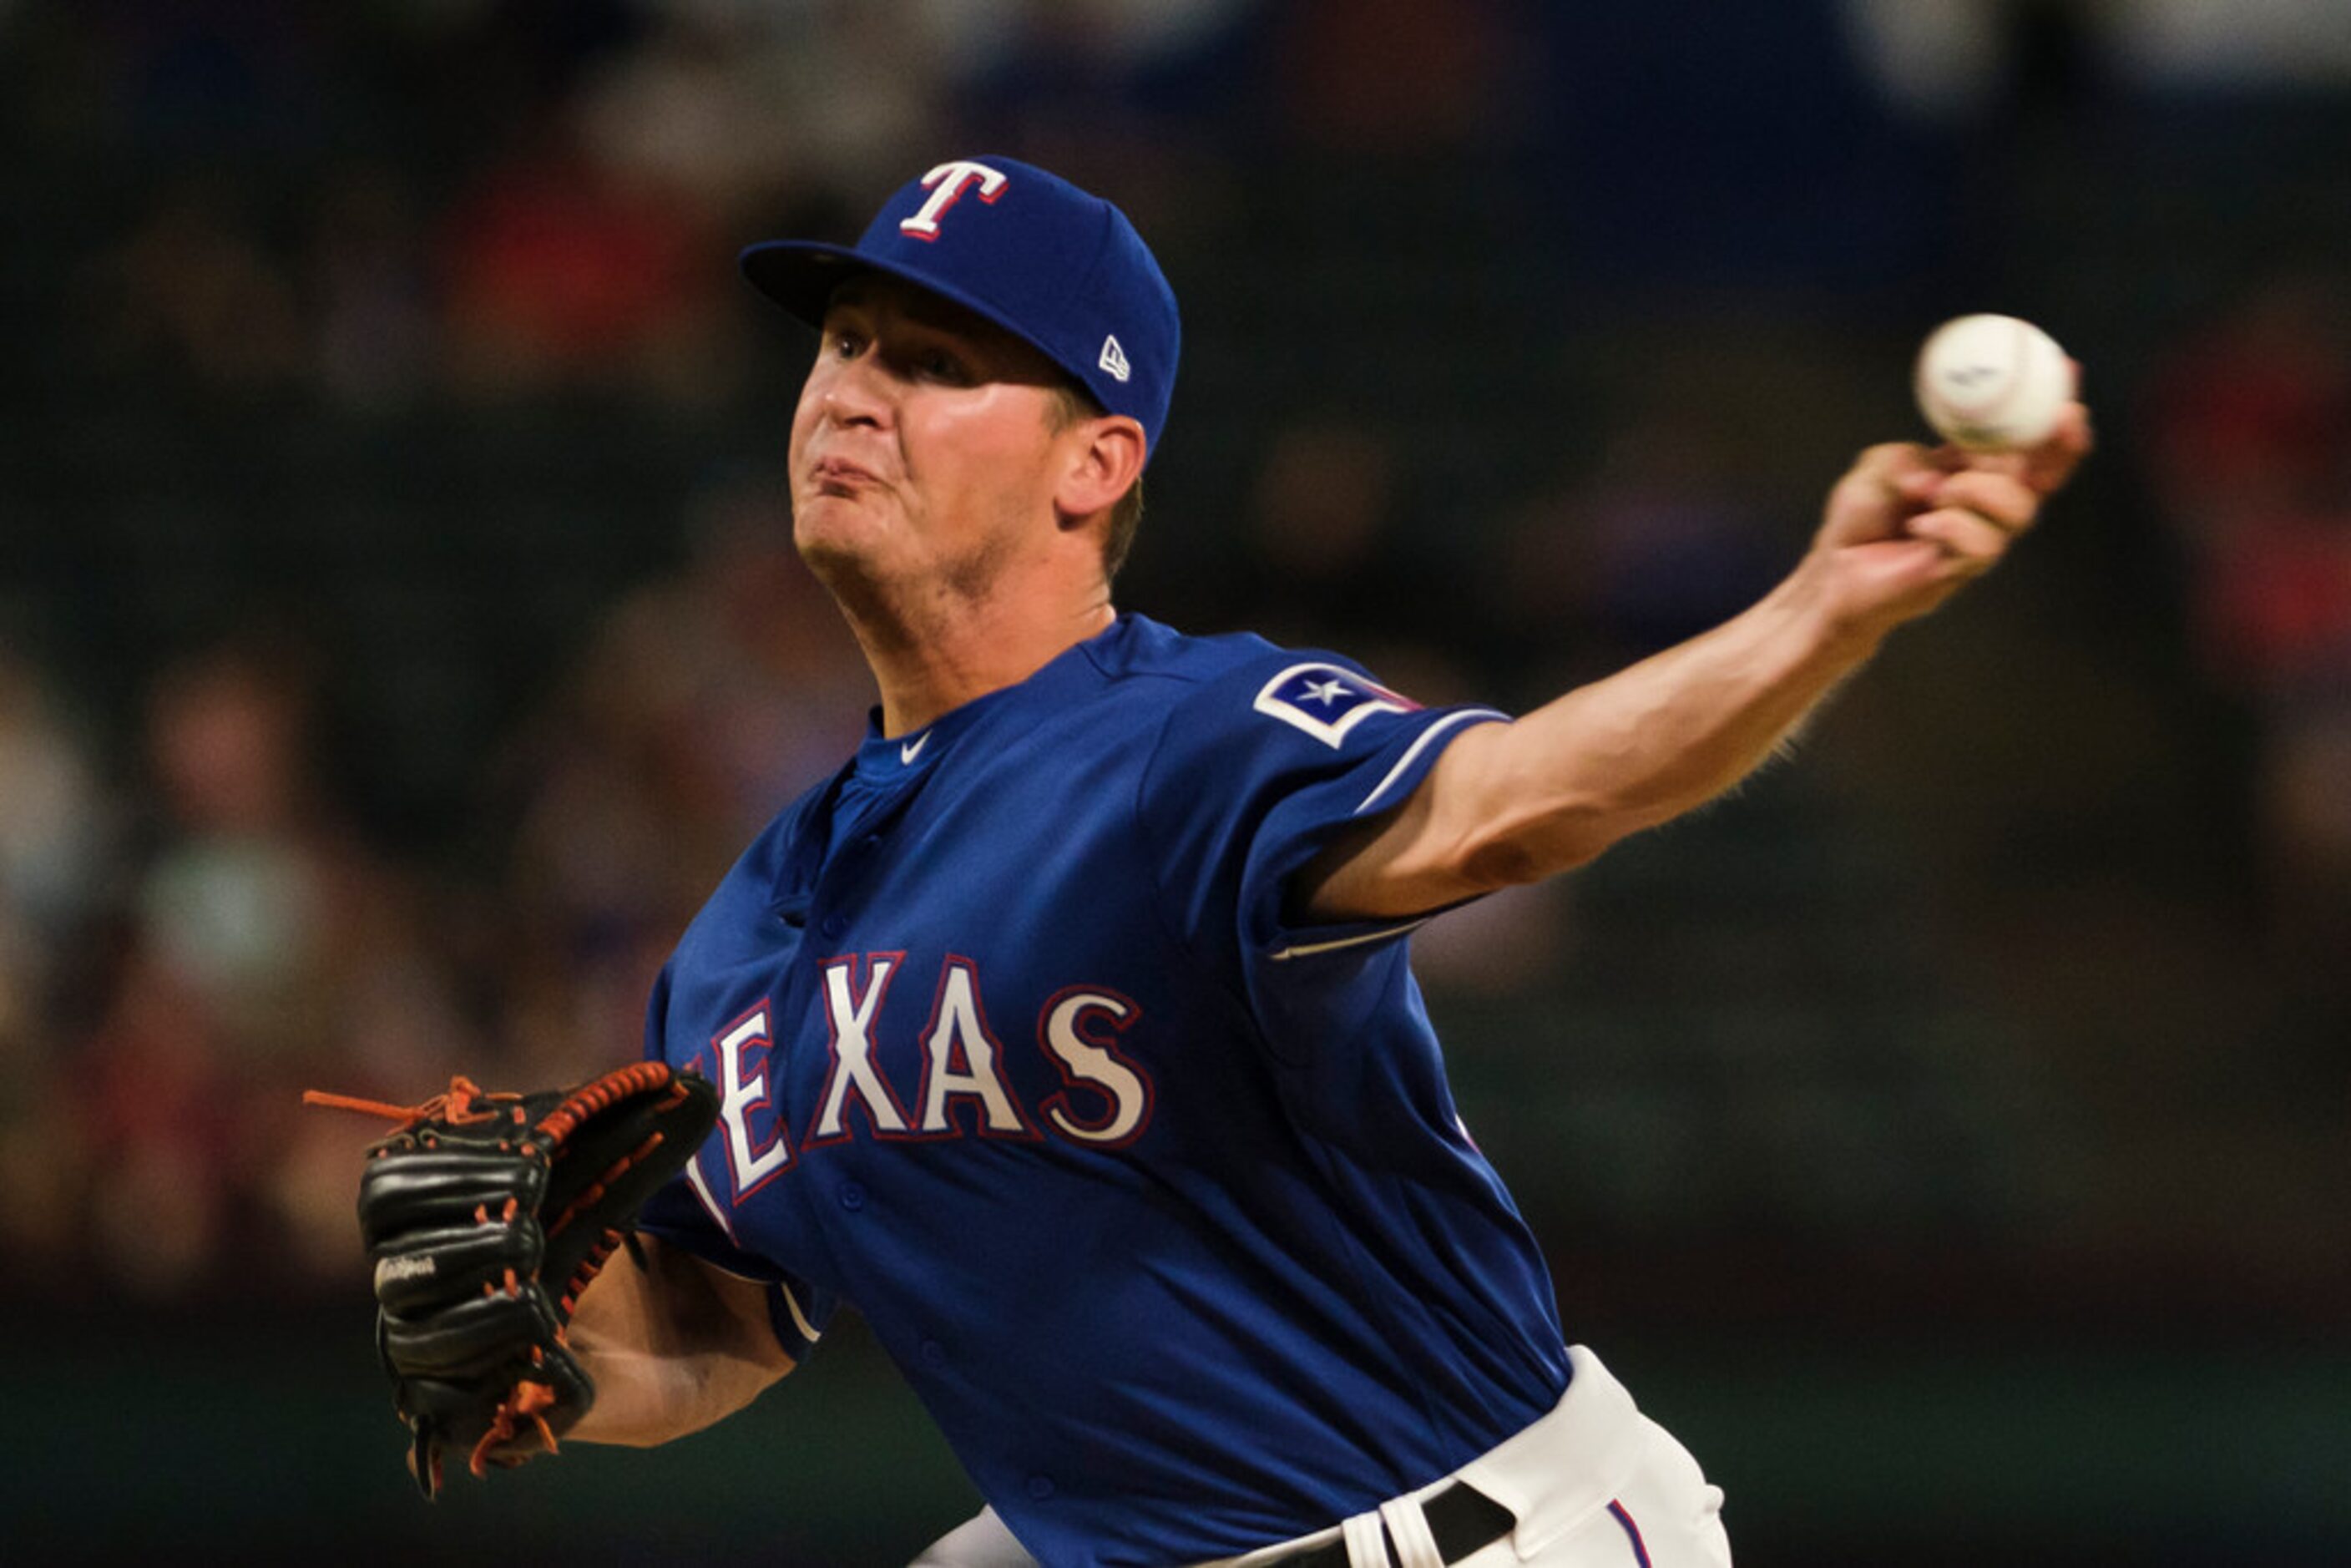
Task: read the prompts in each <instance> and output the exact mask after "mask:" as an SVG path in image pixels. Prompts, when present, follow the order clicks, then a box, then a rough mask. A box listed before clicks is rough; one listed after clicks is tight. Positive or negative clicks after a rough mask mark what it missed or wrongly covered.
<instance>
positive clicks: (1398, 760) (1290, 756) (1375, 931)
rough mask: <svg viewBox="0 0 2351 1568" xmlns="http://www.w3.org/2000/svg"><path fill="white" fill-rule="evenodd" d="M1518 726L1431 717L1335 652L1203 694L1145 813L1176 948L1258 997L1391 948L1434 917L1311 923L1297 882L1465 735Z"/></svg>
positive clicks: (1296, 658)
mask: <svg viewBox="0 0 2351 1568" xmlns="http://www.w3.org/2000/svg"><path fill="white" fill-rule="evenodd" d="M1508 719H1509V716H1508V715H1507V714H1504V713H1501V712H1499V710H1497V709H1494V708H1489V707H1474V706H1454V707H1436V708H1425V707H1422V706H1419V705H1418V704H1416V703H1415V702H1413V701H1412V700H1411V699H1409V698H1407V697H1405V696H1403V695H1399V694H1397V693H1395V692H1394V691H1391V690H1389V689H1388V688H1387V687H1385V686H1384V685H1380V684H1379V683H1378V682H1377V681H1375V680H1374V679H1373V678H1372V677H1371V676H1370V674H1367V673H1366V672H1365V671H1364V670H1363V669H1362V668H1361V667H1360V666H1358V665H1356V664H1353V663H1350V662H1348V661H1346V660H1343V659H1339V658H1336V657H1332V656H1330V655H1326V654H1308V653H1280V654H1279V656H1276V657H1269V658H1266V659H1263V660H1259V661H1253V662H1251V663H1250V664H1248V665H1247V666H1245V667H1244V668H1242V669H1239V670H1237V671H1233V672H1230V673H1228V674H1225V675H1222V676H1220V677H1218V678H1217V679H1215V680H1212V681H1209V682H1206V683H1204V684H1203V685H1201V686H1200V687H1198V688H1197V689H1196V690H1195V691H1193V692H1192V693H1190V694H1188V695H1186V697H1184V698H1183V699H1182V700H1181V701H1179V702H1178V703H1177V704H1176V705H1175V707H1174V708H1173V709H1172V710H1171V711H1170V713H1169V714H1168V716H1167V719H1166V721H1165V727H1163V728H1162V730H1161V732H1160V735H1159V739H1158V745H1157V749H1156V751H1155V754H1154V756H1153V758H1152V761H1151V763H1150V765H1149V767H1148V768H1146V769H1145V773H1144V785H1143V798H1142V800H1141V802H1140V805H1139V810H1140V812H1141V815H1142V818H1143V822H1144V839H1145V842H1146V844H1147V846H1148V851H1149V853H1150V854H1151V856H1152V858H1153V861H1154V862H1155V871H1156V873H1157V875H1158V878H1159V883H1160V889H1161V892H1162V894H1163V895H1164V896H1165V899H1166V901H1167V906H1168V908H1169V909H1170V911H1171V914H1170V916H1169V918H1170V919H1171V920H1172V921H1173V922H1174V923H1175V925H1177V927H1178V930H1177V931H1176V933H1175V935H1177V936H1179V937H1180V938H1181V939H1183V940H1184V941H1185V942H1186V943H1187V944H1189V945H1190V946H1193V947H1194V948H1195V949H1196V951H1199V952H1201V953H1203V954H1204V955H1208V956H1212V957H1213V956H1216V955H1218V954H1225V955H1228V956H1229V957H1230V959H1231V961H1232V962H1234V963H1236V964H1237V965H1238V973H1237V974H1236V975H1235V976H1234V978H1235V979H1236V980H1238V981H1241V982H1243V983H1244V984H1251V983H1252V977H1254V976H1256V975H1257V974H1258V973H1259V971H1267V967H1269V966H1273V967H1279V966H1290V965H1299V966H1307V967H1312V966H1314V965H1316V964H1318V963H1319V962H1321V961H1322V960H1324V959H1325V958H1326V957H1330V956H1334V955H1340V954H1346V953H1358V952H1359V951H1360V950H1364V949H1370V948H1376V947H1379V946H1388V945H1392V944H1393V943H1394V942H1395V939H1396V938H1398V937H1400V936H1404V935H1405V933H1407V932H1409V931H1411V930H1412V929H1413V928H1414V927H1415V926H1416V925H1420V924H1421V923H1422V922H1423V921H1425V920H1426V919H1427V918H1428V916H1427V915H1418V916H1414V917H1411V918H1407V919H1402V920H1375V921H1364V922H1353V923H1347V924H1336V925H1314V924H1311V923H1307V922H1304V921H1302V920H1301V919H1300V918H1298V915H1297V911H1296V910H1294V909H1293V908H1291V907H1290V900H1289V896H1288V894H1289V883H1290V879H1291V878H1292V877H1293V876H1294V875H1295V874H1296V873H1298V871H1299V870H1300V869H1301V867H1303V866H1304V865H1305V864H1306V862H1308V861H1310V860H1311V859H1312V858H1313V856H1314V855H1315V853H1316V852H1318V851H1319V850H1320V849H1321V848H1322V846H1323V844H1325V843H1326V842H1328V841H1329V840H1330V839H1331V837H1332V835H1333V834H1335V833H1336V832H1338V831H1340V830H1342V829H1343V828H1345V827H1346V826H1348V825H1349V824H1350V823H1353V822H1356V821H1362V820H1363V819H1365V818H1368V817H1373V816H1376V815H1378V814H1379V813H1381V812H1383V811H1385V810H1388V809H1390V808H1391V807H1394V806H1395V805H1396V804H1397V803H1399V802H1400V801H1402V800H1405V798H1406V797H1408V796H1409V795H1411V793H1412V791H1413V790H1414V789H1416V788H1418V787H1419V784H1420V781H1421V780H1422V779H1424V778H1426V776H1427V773H1428V769H1429V768H1431V767H1433V766H1434V765H1435V764H1436V761H1437V758H1438V757H1440V756H1442V755H1443V754H1444V750H1445V747H1446V746H1447V744H1448V743H1449V742H1450V741H1451V740H1453V739H1454V738H1455V737H1458V736H1460V735H1461V734H1463V733H1465V732H1466V731H1468V729H1470V728H1471V727H1475V726H1477V725H1479V724H1488V723H1496V722H1507V721H1508ZM1432 913H1433V912H1432ZM1268 972H1278V971H1268Z"/></svg>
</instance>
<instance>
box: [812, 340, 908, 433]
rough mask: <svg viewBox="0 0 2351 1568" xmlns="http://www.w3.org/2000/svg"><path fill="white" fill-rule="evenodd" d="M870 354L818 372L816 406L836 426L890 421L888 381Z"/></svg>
mask: <svg viewBox="0 0 2351 1568" xmlns="http://www.w3.org/2000/svg"><path fill="white" fill-rule="evenodd" d="M878 358H879V356H877V355H876V354H874V353H873V352H872V350H867V351H866V352H864V353H862V354H860V355H858V356H857V357H856V358H855V359H852V360H835V361H832V362H831V364H829V365H828V366H826V367H825V369H824V370H823V371H821V372H820V373H821V374H822V376H823V378H824V380H823V382H822V383H821V385H820V387H819V389H818V393H817V406H818V408H819V409H820V410H821V411H822V412H823V414H824V417H825V418H826V419H827V420H828V421H830V422H831V423H835V424H875V425H879V424H884V423H887V422H888V420H889V417H890V407H891V404H890V378H889V377H888V376H887V375H886V374H885V373H883V370H882V368H881V366H880V365H879V364H878V363H877V362H876V361H877V360H878Z"/></svg>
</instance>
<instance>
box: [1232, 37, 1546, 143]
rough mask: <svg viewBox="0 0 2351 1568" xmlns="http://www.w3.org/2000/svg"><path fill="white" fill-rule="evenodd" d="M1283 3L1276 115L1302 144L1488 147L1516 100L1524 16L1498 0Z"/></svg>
mask: <svg viewBox="0 0 2351 1568" xmlns="http://www.w3.org/2000/svg"><path fill="white" fill-rule="evenodd" d="M1285 9H1286V11H1287V16H1285V17H1284V19H1283V23H1282V28H1281V36H1280V42H1279V44H1278V45H1277V53H1276V59H1277V62H1278V64H1277V79H1279V80H1280V82H1281V84H1282V88H1283V90H1282V92H1281V94H1280V98H1279V99H1278V102H1279V106H1280V108H1279V112H1280V113H1281V114H1283V115H1284V116H1285V117H1286V118H1287V120H1288V122H1289V128H1290V131H1291V133H1292V134H1293V135H1294V136H1295V137H1296V138H1297V140H1298V141H1300V142H1301V143H1303V144H1304V145H1305V146H1307V147H1310V148H1313V149H1316V150H1319V151H1322V152H1374V153H1391V154H1393V153H1405V154H1412V155H1416V156H1418V155H1426V154H1429V153H1436V152H1445V151H1447V150H1455V149H1465V148H1466V149H1470V150H1473V151H1474V150H1490V149H1491V148H1492V146H1493V145H1494V143H1495V141H1497V140H1498V133H1499V132H1500V131H1503V130H1505V129H1506V128H1509V127H1510V126H1511V125H1512V124H1513V121H1514V119H1515V116H1516V115H1517V114H1518V112H1519V111H1520V110H1524V109H1525V108H1526V107H1527V101H1526V99H1525V96H1524V89H1525V88H1526V87H1527V86H1528V85H1529V83H1530V82H1531V76H1530V75H1529V74H1528V71H1527V69H1526V68H1527V67H1528V65H1529V64H1530V63H1531V57H1530V53H1529V45H1530V39H1529V38H1528V37H1526V36H1525V30H1524V28H1523V26H1521V24H1523V23H1524V22H1525V21H1526V20H1527V18H1526V17H1525V16H1522V15H1520V13H1519V11H1518V8H1517V7H1515V6H1513V5H1509V4H1507V3H1506V0H1463V3H1460V4H1456V5H1422V4H1417V3H1416V0H1293V3H1292V4H1291V5H1289V6H1287V7H1286V8H1285Z"/></svg>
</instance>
